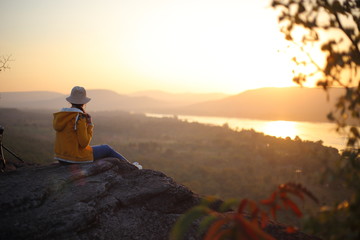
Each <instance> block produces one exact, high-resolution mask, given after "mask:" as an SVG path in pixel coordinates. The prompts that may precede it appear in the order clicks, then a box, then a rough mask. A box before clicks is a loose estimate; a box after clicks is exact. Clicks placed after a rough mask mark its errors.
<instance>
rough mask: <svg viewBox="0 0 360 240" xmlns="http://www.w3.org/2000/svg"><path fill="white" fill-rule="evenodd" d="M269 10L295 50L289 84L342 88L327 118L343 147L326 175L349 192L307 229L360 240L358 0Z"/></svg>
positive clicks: (323, 0)
mask: <svg viewBox="0 0 360 240" xmlns="http://www.w3.org/2000/svg"><path fill="white" fill-rule="evenodd" d="M272 7H273V8H274V9H276V10H278V11H279V16H278V20H279V25H280V28H281V32H282V33H283V34H284V37H285V39H286V40H288V41H289V43H290V44H291V46H292V48H293V49H294V48H298V50H300V51H298V53H300V54H298V55H296V56H294V57H293V59H292V60H293V61H294V63H295V64H296V68H295V69H294V78H293V81H295V82H297V83H298V84H300V85H302V84H304V83H305V82H307V81H309V80H311V79H314V80H316V82H317V85H318V86H320V87H322V88H323V89H324V90H325V91H326V92H328V90H329V88H330V87H342V88H343V89H344V95H343V96H341V97H340V98H339V99H338V101H337V103H336V105H335V109H334V111H333V112H331V113H329V115H328V118H329V119H330V120H332V121H334V122H335V123H336V124H337V126H338V130H341V131H345V132H347V133H348V148H347V149H346V150H345V151H344V152H343V153H342V156H341V159H340V160H339V161H338V162H337V166H336V168H335V169H334V170H333V171H330V174H328V175H327V176H328V177H331V178H333V179H336V180H340V181H342V182H343V184H344V185H345V186H346V187H347V188H348V189H349V190H350V191H351V193H352V194H351V195H350V197H349V198H347V200H345V201H343V202H340V203H336V204H334V205H333V206H327V207H324V208H322V209H320V211H319V213H318V214H315V215H313V216H312V217H311V218H309V219H308V221H307V228H308V229H310V230H311V231H312V232H313V233H315V234H318V235H319V236H322V237H323V238H325V239H354V240H355V239H360V150H359V148H360V131H359V126H360V125H359V119H360V74H359V70H360V1H358V0H347V1H339V0H306V1H303V0H273V1H272ZM316 52H317V53H318V55H320V56H322V58H320V59H319V58H318V57H317V54H315V53H316ZM348 124H350V125H351V126H348Z"/></svg>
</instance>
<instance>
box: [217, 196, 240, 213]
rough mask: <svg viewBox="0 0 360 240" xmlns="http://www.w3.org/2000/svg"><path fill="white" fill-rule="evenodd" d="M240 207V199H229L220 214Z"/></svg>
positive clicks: (221, 206)
mask: <svg viewBox="0 0 360 240" xmlns="http://www.w3.org/2000/svg"><path fill="white" fill-rule="evenodd" d="M237 205H239V199H235V198H234V199H228V200H226V201H225V202H223V203H222V204H221V205H220V208H219V212H226V211H229V210H231V209H232V208H233V207H235V206H237Z"/></svg>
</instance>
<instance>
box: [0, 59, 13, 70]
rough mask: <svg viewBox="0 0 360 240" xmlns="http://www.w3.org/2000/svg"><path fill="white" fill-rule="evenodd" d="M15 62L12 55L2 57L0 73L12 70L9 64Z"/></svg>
mask: <svg viewBox="0 0 360 240" xmlns="http://www.w3.org/2000/svg"><path fill="white" fill-rule="evenodd" d="M11 61H13V60H12V59H11V55H9V56H1V57H0V72H1V71H5V70H6V69H10V66H9V62H11Z"/></svg>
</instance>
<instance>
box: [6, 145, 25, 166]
mask: <svg viewBox="0 0 360 240" xmlns="http://www.w3.org/2000/svg"><path fill="white" fill-rule="evenodd" d="M2 147H3V148H4V149H5V150H6V151H7V152H8V153H10V154H11V155H13V156H14V157H16V158H17V160H19V161H21V162H24V161H23V160H22V159H21V158H20V157H18V156H17V155H16V154H15V153H13V152H12V151H10V150H9V149H8V148H6V147H5V146H4V145H2Z"/></svg>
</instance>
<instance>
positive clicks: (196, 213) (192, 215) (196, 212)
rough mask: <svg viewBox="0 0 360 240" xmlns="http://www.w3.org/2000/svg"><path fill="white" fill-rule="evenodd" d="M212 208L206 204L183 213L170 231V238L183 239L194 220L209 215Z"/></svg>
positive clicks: (173, 239)
mask: <svg viewBox="0 0 360 240" xmlns="http://www.w3.org/2000/svg"><path fill="white" fill-rule="evenodd" d="M210 213H211V210H210V209H209V208H207V207H205V206H195V207H193V208H191V209H190V210H189V211H187V212H186V213H185V214H183V215H182V216H181V217H180V218H179V219H178V220H177V222H176V223H175V225H174V226H173V228H172V230H171V232H170V237H169V239H170V240H181V239H183V238H184V236H185V233H186V232H187V230H189V229H190V226H191V225H192V224H193V222H194V221H195V220H197V219H199V218H201V217H203V216H207V215H209V214H210Z"/></svg>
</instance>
